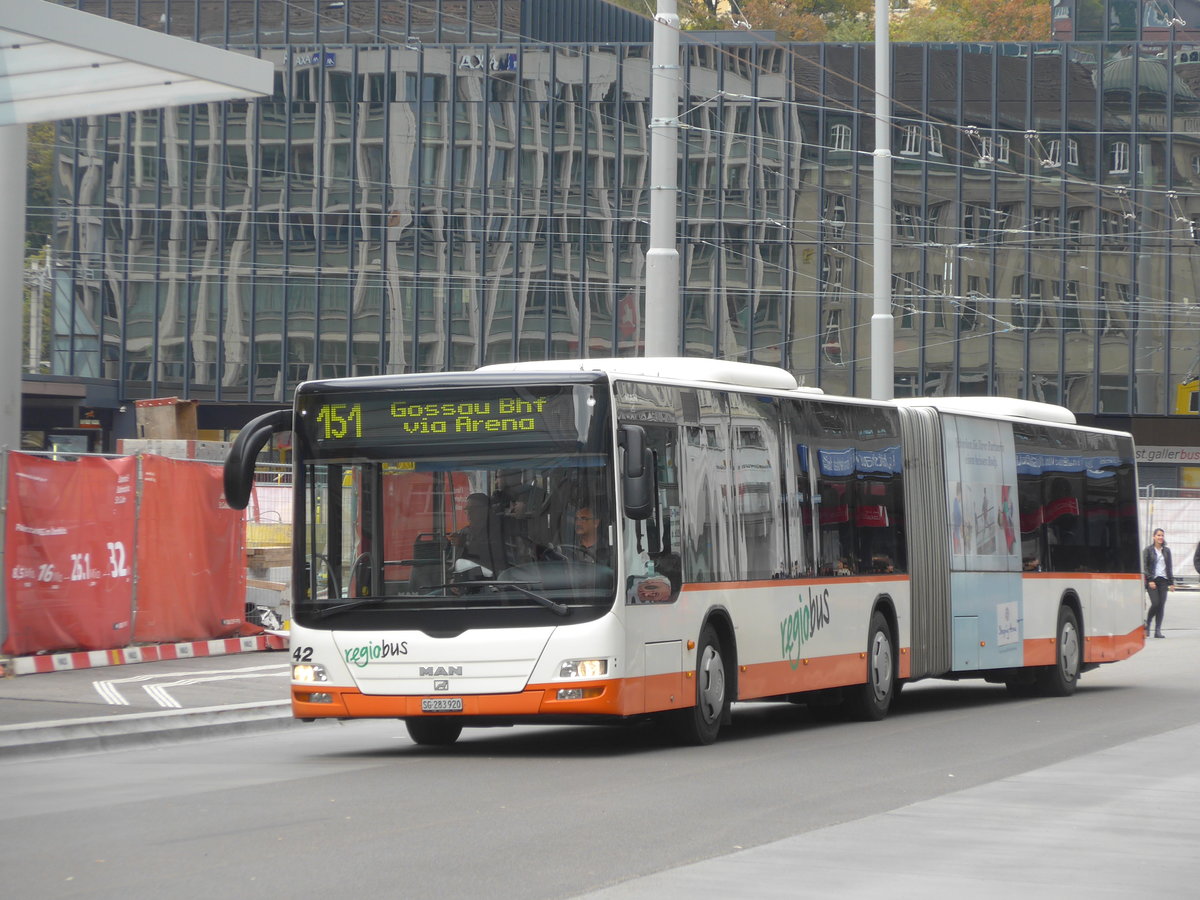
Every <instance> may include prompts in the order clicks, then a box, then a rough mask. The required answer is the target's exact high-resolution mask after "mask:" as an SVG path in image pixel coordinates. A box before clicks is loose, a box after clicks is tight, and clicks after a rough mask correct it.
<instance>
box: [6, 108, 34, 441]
mask: <svg viewBox="0 0 1200 900" xmlns="http://www.w3.org/2000/svg"><path fill="white" fill-rule="evenodd" d="M27 144H28V141H27V138H26V136H25V126H24V125H4V126H0V304H2V308H3V309H7V310H8V314H7V315H8V317H9V321H8V322H7V323H6V324H4V325H2V326H0V449H2V448H5V447H7V448H8V449H9V450H20V449H21V335H22V329H21V310H22V309H24V307H25V304H24V302H23V301H24V292H25V168H26V166H27V164H28V160H27V159H26V147H27ZM6 298H7V299H6Z"/></svg>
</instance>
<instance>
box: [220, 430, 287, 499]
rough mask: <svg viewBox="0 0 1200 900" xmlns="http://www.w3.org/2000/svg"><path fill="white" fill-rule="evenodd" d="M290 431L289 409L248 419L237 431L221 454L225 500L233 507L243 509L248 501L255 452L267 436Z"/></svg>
mask: <svg viewBox="0 0 1200 900" xmlns="http://www.w3.org/2000/svg"><path fill="white" fill-rule="evenodd" d="M291 430H292V411H291V410H290V409H281V410H276V411H275V412H269V413H266V414H265V415H262V416H259V417H258V418H257V419H253V420H252V421H250V422H249V423H248V424H247V425H246V427H245V428H243V429H242V430H241V431H239V432H238V436H237V438H236V439H235V440H234V442H233V446H232V447H230V448H229V455H228V456H226V457H225V471H224V473H223V474H224V482H225V502H226V503H228V504H229V505H230V506H231V507H232V508H233V509H245V508H246V504H248V503H249V502H250V490H251V488H253V487H254V461H255V460H256V459H257V458H258V451H259V450H261V449H262V448H263V447H265V446H266V443H267V441H269V440H270V439H271V436H272V435H274V434H278V433H279V432H281V431H291Z"/></svg>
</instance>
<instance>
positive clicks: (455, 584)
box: [427, 581, 571, 616]
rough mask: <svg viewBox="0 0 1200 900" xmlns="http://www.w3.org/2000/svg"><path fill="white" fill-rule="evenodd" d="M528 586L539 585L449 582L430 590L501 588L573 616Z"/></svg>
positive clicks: (504, 582) (503, 582)
mask: <svg viewBox="0 0 1200 900" xmlns="http://www.w3.org/2000/svg"><path fill="white" fill-rule="evenodd" d="M527 584H538V582H536V581H449V582H447V583H446V584H435V585H433V586H432V587H430V588H428V589H427V590H429V591H444V590H446V589H447V588H463V587H469V588H489V589H490V590H492V591H493V592H495V591H498V590H499V589H500V588H512V589H513V590H514V591H516V592H517V593H519V594H521V595H523V596H525V597H528V598H529V599H530V600H532V601H534V602H535V603H538V604H540V605H542V606H544V607H546V609H548V610H550V611H551V612H552V613H555V614H556V615H560V616H567V615H570V614H571V607H569V606H566V605H564V604H562V603H559V602H558V601H557V600H551V599H550V598H549V597H545V596H543V595H542V594H538V593H536V592H534V591H531V590H529V589H528V588H526V587H525V585H527Z"/></svg>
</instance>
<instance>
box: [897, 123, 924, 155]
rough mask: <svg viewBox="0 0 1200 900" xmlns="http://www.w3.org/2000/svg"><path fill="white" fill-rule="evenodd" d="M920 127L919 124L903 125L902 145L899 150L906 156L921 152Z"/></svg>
mask: <svg viewBox="0 0 1200 900" xmlns="http://www.w3.org/2000/svg"><path fill="white" fill-rule="evenodd" d="M921 138H922V129H921V126H920V125H905V126H904V146H903V148H902V149H901V150H900V152H901V153H903V154H905V155H907V156H917V155H918V154H920V152H921Z"/></svg>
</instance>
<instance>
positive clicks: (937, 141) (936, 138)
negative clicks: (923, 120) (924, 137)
mask: <svg viewBox="0 0 1200 900" xmlns="http://www.w3.org/2000/svg"><path fill="white" fill-rule="evenodd" d="M929 155H930V156H941V155H942V129H940V128H938V127H937V126H936V125H930V126H929Z"/></svg>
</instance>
